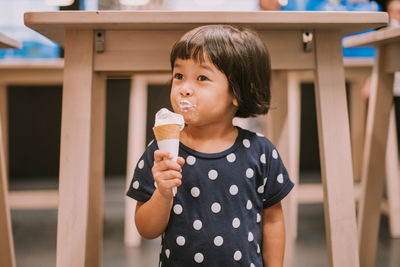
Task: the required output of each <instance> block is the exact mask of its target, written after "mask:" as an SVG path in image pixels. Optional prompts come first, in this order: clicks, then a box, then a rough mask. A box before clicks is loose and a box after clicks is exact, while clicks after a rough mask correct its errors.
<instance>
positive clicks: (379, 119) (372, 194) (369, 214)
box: [343, 27, 400, 267]
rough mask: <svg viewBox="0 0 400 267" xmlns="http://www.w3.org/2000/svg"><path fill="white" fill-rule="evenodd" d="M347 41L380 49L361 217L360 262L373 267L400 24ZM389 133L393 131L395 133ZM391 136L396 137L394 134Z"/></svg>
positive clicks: (399, 67)
mask: <svg viewBox="0 0 400 267" xmlns="http://www.w3.org/2000/svg"><path fill="white" fill-rule="evenodd" d="M343 43H344V45H345V46H348V47H350V46H361V45H375V46H376V50H377V52H376V59H375V65H374V69H373V75H372V78H371V93H370V100H369V104H368V117H367V128H366V137H365V146H364V158H363V168H362V178H361V179H362V180H361V181H362V194H361V197H360V209H359V217H358V229H359V246H360V263H361V265H362V266H365V267H372V266H375V261H376V249H377V241H378V232H379V224H380V212H379V210H380V208H381V202H382V195H383V186H384V176H385V166H386V165H387V164H388V163H386V164H385V159H386V155H387V153H389V152H386V148H387V142H388V131H389V125H390V123H389V122H390V113H391V109H392V105H393V80H394V72H395V71H400V28H398V27H397V28H394V27H393V28H386V29H381V30H378V31H375V32H369V33H365V34H362V35H358V36H353V37H347V38H345V39H344V40H343ZM392 127H393V126H392ZM389 135H392V133H390V134H389ZM391 138H392V139H393V137H391ZM393 153H394V152H393V151H391V153H390V154H391V155H392V156H393ZM395 158H396V159H397V158H398V155H395ZM391 160H393V159H391ZM389 163H390V166H392V167H391V168H390V169H389V170H393V168H395V169H398V160H395V162H394V163H393V162H392V161H390V162H389ZM393 166H394V167H393ZM397 172H398V170H397ZM393 173H396V172H393V171H389V173H387V176H388V178H390V177H392V176H391V175H393ZM391 179H393V177H392V178H391ZM394 179H397V180H398V179H400V178H399V177H396V178H394ZM397 184H398V181H397ZM388 186H392V185H388ZM394 186H396V185H394ZM395 190H396V189H395ZM397 190H398V189H397ZM391 206H392V208H396V206H397V205H391ZM389 207H390V204H389ZM389 212H390V211H389ZM390 213H392V212H390ZM393 213H394V214H398V213H400V212H399V211H398V210H397V211H394V212H393Z"/></svg>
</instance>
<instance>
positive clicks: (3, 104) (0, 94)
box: [0, 84, 8, 188]
mask: <svg viewBox="0 0 400 267" xmlns="http://www.w3.org/2000/svg"><path fill="white" fill-rule="evenodd" d="M0 116H1V121H2V134H3V147H4V156H5V157H4V160H5V166H4V167H5V169H6V175H7V179H6V188H8V187H7V184H8V96H7V86H6V85H5V84H0Z"/></svg>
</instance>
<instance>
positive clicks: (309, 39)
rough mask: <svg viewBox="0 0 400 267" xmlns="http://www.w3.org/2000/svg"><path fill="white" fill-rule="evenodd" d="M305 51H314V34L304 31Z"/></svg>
mask: <svg viewBox="0 0 400 267" xmlns="http://www.w3.org/2000/svg"><path fill="white" fill-rule="evenodd" d="M303 50H304V52H307V53H309V52H311V51H312V50H313V33H312V32H311V31H303Z"/></svg>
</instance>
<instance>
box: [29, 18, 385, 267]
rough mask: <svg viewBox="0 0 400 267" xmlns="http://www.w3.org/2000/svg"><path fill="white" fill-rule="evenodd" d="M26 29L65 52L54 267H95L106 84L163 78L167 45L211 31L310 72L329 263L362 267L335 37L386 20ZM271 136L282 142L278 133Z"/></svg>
mask: <svg viewBox="0 0 400 267" xmlns="http://www.w3.org/2000/svg"><path fill="white" fill-rule="evenodd" d="M24 19H25V25H27V26H28V27H30V28H32V29H33V30H36V31H38V32H39V33H42V34H43V35H45V36H47V37H48V38H50V39H52V40H54V41H56V42H57V43H59V44H60V45H62V46H64V47H65V68H64V83H63V109H62V130H61V155H60V183H59V185H60V199H59V215H58V236H57V266H58V267H61V266H68V267H71V266H72V267H74V266H100V265H101V249H102V225H103V224H102V218H103V216H102V214H103V190H104V188H103V186H104V185H103V179H104V174H103V171H104V113H105V77H106V75H115V74H121V73H125V74H126V73H128V74H132V73H134V72H139V71H142V72H143V71H146V72H152V71H157V72H159V71H169V70H170V66H169V52H170V49H171V46H172V44H173V43H174V41H175V40H176V39H178V38H179V37H180V36H181V35H182V34H183V33H184V32H185V31H187V30H189V29H192V28H193V27H196V26H199V25H205V24H216V23H229V24H237V25H246V26H249V27H251V28H253V29H254V30H256V31H257V32H258V33H259V34H260V36H261V38H262V40H263V41H264V42H265V43H266V45H267V47H268V49H269V51H270V54H271V64H272V68H273V69H275V70H283V71H285V70H289V69H311V70H314V71H315V74H316V75H315V76H316V81H317V89H316V96H317V97H316V99H317V115H318V125H319V138H320V151H321V159H322V160H321V164H322V170H323V171H322V177H323V185H324V192H325V194H324V203H325V218H326V233H327V244H328V251H329V252H328V255H329V263H330V265H331V266H341V267H343V266H352V267H354V266H358V265H359V259H358V246H357V229H356V220H355V207H354V192H353V183H352V181H353V174H352V164H351V152H350V151H351V150H350V137H349V126H348V115H347V106H346V95H345V83H344V71H343V62H342V50H341V36H342V35H346V34H351V33H355V32H359V31H363V30H367V29H370V28H375V27H379V26H382V25H386V23H387V22H388V17H387V14H386V13H380V12H371V13H363V12H357V13H349V12H334V13H333V12H283V11H270V12H267V11H265V12H263V11H256V12H171V11H147V12H146V11H97V12H91V11H77V12H68V11H65V12H28V13H25V18H24ZM311 36H312V38H311ZM310 39H312V40H311V41H309V40H310ZM312 45H314V47H312ZM332 110H334V111H335V112H332ZM280 116H281V118H283V121H284V118H285V114H280ZM275 133H278V135H279V136H288V135H287V133H286V132H285V131H284V129H283V128H282V127H280V128H277V129H276V131H275ZM283 140H284V139H283ZM333 140H334V141H333ZM284 141H285V140H284ZM140 149H142V148H140ZM281 154H283V155H284V156H286V154H285V151H284V149H281ZM284 158H285V157H284ZM128 164H135V162H130V163H128ZM289 164H290V163H289ZM132 223H134V222H133V218H132ZM288 236H290V233H289V234H288ZM288 251H289V250H288ZM289 253H290V252H289Z"/></svg>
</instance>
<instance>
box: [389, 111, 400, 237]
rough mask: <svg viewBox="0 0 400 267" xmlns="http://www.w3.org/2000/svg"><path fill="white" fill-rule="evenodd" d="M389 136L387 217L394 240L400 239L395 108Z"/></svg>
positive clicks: (391, 117)
mask: <svg viewBox="0 0 400 267" xmlns="http://www.w3.org/2000/svg"><path fill="white" fill-rule="evenodd" d="M388 134H389V136H388V144H387V149H386V193H387V203H388V214H387V215H388V217H389V226H390V236H391V237H393V238H400V171H399V151H398V148H397V129H396V115H395V112H394V106H392V110H391V111H390V122H389V131H388Z"/></svg>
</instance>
